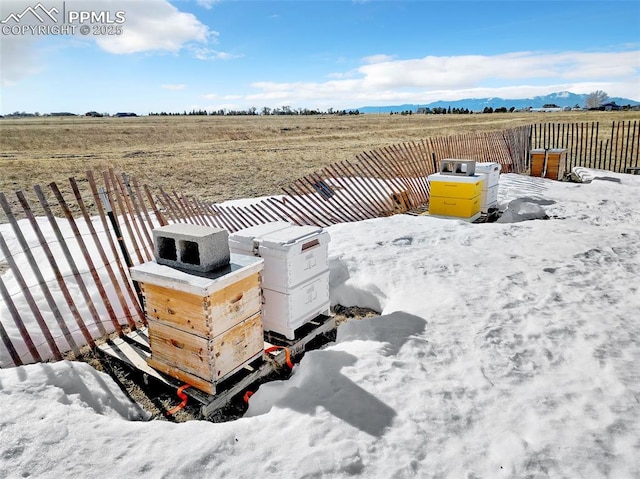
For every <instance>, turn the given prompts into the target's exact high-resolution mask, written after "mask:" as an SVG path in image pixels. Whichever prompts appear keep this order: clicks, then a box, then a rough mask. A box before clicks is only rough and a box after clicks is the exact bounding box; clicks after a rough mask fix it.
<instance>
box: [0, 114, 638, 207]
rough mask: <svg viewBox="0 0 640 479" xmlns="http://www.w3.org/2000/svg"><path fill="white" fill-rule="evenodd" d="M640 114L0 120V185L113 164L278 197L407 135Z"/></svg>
mask: <svg viewBox="0 0 640 479" xmlns="http://www.w3.org/2000/svg"><path fill="white" fill-rule="evenodd" d="M639 118H640V113H639V112H563V113H504V114H502V113H500V114H496V113H492V114H474V115H428V116H426V115H407V116H401V115H360V116H341V117H340V116H309V117H305V116H268V117H264V116H256V117H233V116H228V117H217V116H211V117H206V116H205V117H201V116H187V117H136V118H90V117H39V118H29V119H1V120H0V192H4V193H6V194H7V196H8V197H14V194H13V192H14V191H16V190H24V191H25V193H28V192H31V191H32V188H33V185H35V184H40V185H42V186H43V187H44V186H45V185H47V184H48V183H50V182H52V181H55V182H57V183H58V184H59V185H61V186H62V185H65V184H67V179H68V178H69V177H71V176H75V177H77V178H78V179H81V178H84V177H85V172H86V171H87V170H94V171H95V172H101V171H103V170H105V169H107V168H110V167H113V168H115V169H116V170H117V171H120V172H125V173H128V174H130V175H131V176H135V177H136V178H137V179H138V181H139V182H140V183H147V184H149V185H153V186H162V187H163V188H165V189H166V190H169V191H171V190H174V191H180V192H184V193H187V194H189V195H194V196H197V197H199V198H201V199H203V200H210V201H223V200H227V199H235V198H243V197H256V196H263V195H269V194H278V193H280V192H281V190H280V188H281V187H282V186H283V185H286V184H288V183H289V182H291V181H292V180H294V179H297V178H299V177H301V176H302V175H305V174H307V173H310V172H312V171H314V170H316V169H318V168H320V167H323V166H325V165H328V164H331V163H334V162H336V161H342V160H350V159H353V157H354V156H355V155H356V154H358V153H360V152H362V151H369V150H373V149H376V148H379V147H383V146H389V145H392V144H396V143H402V142H406V141H413V140H421V139H424V138H427V137H433V136H448V135H457V134H461V133H467V132H474V131H487V130H499V129H505V128H509V127H513V126H518V125H523V124H531V123H543V122H554V123H570V122H591V121H600V122H601V124H603V125H609V124H610V123H611V122H612V121H614V120H625V121H626V120H637V119H639Z"/></svg>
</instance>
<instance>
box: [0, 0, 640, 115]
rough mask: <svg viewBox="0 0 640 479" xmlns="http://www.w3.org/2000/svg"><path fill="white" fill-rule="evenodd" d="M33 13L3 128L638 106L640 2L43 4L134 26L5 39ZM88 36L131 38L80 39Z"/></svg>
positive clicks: (7, 70) (14, 49) (18, 51)
mask: <svg viewBox="0 0 640 479" xmlns="http://www.w3.org/2000/svg"><path fill="white" fill-rule="evenodd" d="M37 3H38V0H34V1H25V0H2V2H1V3H0V20H2V21H5V23H3V24H2V26H3V28H4V29H3V31H2V34H1V36H0V41H1V44H0V53H1V57H0V67H1V69H0V79H1V84H0V85H1V86H0V113H2V114H6V113H10V112H13V111H28V112H35V111H38V112H41V113H46V112H53V111H70V112H74V113H84V112H86V111H89V110H96V111H100V112H107V113H115V112H118V111H133V112H136V113H138V114H147V113H149V112H159V111H173V112H181V111H183V110H187V111H189V110H191V109H194V108H196V109H200V108H202V109H206V110H218V109H221V108H225V109H246V108H249V107H255V108H257V109H258V110H261V109H262V107H265V106H267V107H270V108H273V107H282V106H289V107H291V108H320V109H327V108H334V109H343V108H357V107H361V106H367V105H397V104H403V103H428V102H431V101H436V100H456V99H462V98H481V97H502V98H523V97H525V98H526V97H531V96H535V95H544V94H547V93H552V92H557V91H565V90H567V91H572V92H574V93H589V92H591V91H594V90H604V91H605V92H607V93H608V94H609V95H610V96H622V97H626V98H630V99H633V100H637V101H640V2H639V1H593V2H590V1H539V0H538V1H533V2H527V1H518V0H514V1H508V2H485V1H464V2H459V1H446V2H438V1H417V0H415V1H400V0H396V1H375V0H371V1H366V0H357V1H351V0H325V1H313V0H297V1H284V2H282V1H270V0H260V1H246V0H239V1H233V0H218V1H212V0H174V1H167V0H137V1H136V0H133V1H132V0H66V1H65V2H64V3H63V0H40V3H41V6H42V7H44V8H45V9H46V10H48V11H52V10H51V9H52V8H53V7H55V8H56V9H57V10H58V11H60V12H62V11H64V12H65V13H66V14H68V12H70V11H76V12H100V11H106V12H109V13H110V17H109V20H111V21H113V20H114V19H116V16H115V14H116V12H118V11H119V12H123V13H122V14H121V19H124V22H123V23H120V24H115V23H111V24H107V23H106V21H102V22H98V21H94V22H91V21H88V22H85V23H84V24H80V23H77V22H75V23H70V25H73V26H75V27H76V32H75V35H62V34H55V33H50V32H49V34H45V35H31V34H21V33H16V32H17V31H18V30H16V29H15V28H13V29H11V28H9V27H12V26H13V27H16V26H17V25H23V24H26V23H29V22H30V23H32V24H37V23H38V21H37V20H35V19H34V18H33V17H30V16H31V13H28V14H25V16H24V17H22V18H20V19H19V20H16V18H15V17H14V18H10V15H11V14H19V13H22V12H23V11H24V10H25V9H26V8H27V7H32V8H36V5H37ZM29 18H31V20H30V21H29ZM60 18H62V17H60ZM102 20H104V18H103V19H102ZM82 25H87V26H90V27H91V29H92V30H93V29H94V27H98V29H99V28H100V27H105V28H107V29H111V31H112V32H115V31H116V30H115V27H116V26H119V27H121V33H120V34H119V35H103V34H101V33H100V31H99V30H95V31H92V32H91V33H90V34H89V35H82V34H81V33H79V31H78V29H79V28H80V27H81V26H82ZM5 27H6V28H5ZM96 31H97V34H94V32H96Z"/></svg>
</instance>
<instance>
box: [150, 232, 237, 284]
mask: <svg viewBox="0 0 640 479" xmlns="http://www.w3.org/2000/svg"><path fill="white" fill-rule="evenodd" d="M153 243H154V247H155V256H156V262H158V263H159V264H164V265H167V266H171V267H174V268H182V269H187V270H191V271H199V272H202V273H206V272H209V271H213V270H214V269H217V268H220V267H222V266H226V265H228V264H229V258H230V253H229V233H228V232H227V231H226V230H224V229H220V228H211V227H208V226H200V225H192V224H184V223H177V224H172V225H167V226H162V227H161V228H156V229H154V230H153Z"/></svg>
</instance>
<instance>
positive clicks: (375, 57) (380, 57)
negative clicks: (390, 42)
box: [362, 54, 395, 64]
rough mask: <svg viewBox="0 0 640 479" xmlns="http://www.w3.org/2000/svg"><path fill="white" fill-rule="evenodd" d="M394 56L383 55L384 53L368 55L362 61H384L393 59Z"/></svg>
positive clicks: (372, 62)
mask: <svg viewBox="0 0 640 479" xmlns="http://www.w3.org/2000/svg"><path fill="white" fill-rule="evenodd" d="M394 58H395V57H394V56H392V55H384V54H379V55H370V56H368V57H364V58H363V59H362V63H369V64H374V63H385V62H391V61H393V59H394Z"/></svg>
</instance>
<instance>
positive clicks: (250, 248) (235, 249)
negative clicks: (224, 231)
mask: <svg viewBox="0 0 640 479" xmlns="http://www.w3.org/2000/svg"><path fill="white" fill-rule="evenodd" d="M291 226H293V225H292V224H291V223H287V222H286V221H273V222H271V223H264V224H261V225H255V226H250V227H249V228H244V229H242V230H240V231H236V232H235V233H232V234H231V235H229V249H230V250H231V252H232V253H237V254H248V255H252V256H259V253H258V246H259V243H260V239H262V237H263V236H265V235H268V234H269V233H273V232H275V231H279V230H282V229H285V228H289V227H291Z"/></svg>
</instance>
